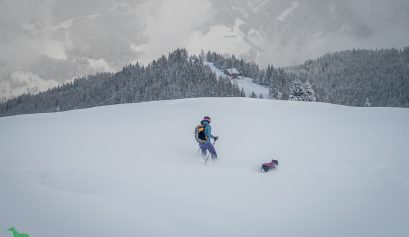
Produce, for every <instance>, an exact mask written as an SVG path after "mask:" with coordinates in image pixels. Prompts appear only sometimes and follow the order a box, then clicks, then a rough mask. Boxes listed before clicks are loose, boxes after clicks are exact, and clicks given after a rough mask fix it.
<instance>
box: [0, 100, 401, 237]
mask: <svg viewBox="0 0 409 237" xmlns="http://www.w3.org/2000/svg"><path fill="white" fill-rule="evenodd" d="M205 115H209V116H211V117H212V131H213V134H214V135H218V136H219V138H220V139H219V141H217V143H216V150H217V151H218V154H219V160H217V161H214V162H212V161H209V162H208V165H207V166H204V165H203V160H202V159H201V158H200V156H199V155H198V153H197V150H198V146H197V144H196V143H195V141H194V137H193V129H194V127H195V126H196V125H197V124H198V123H199V122H200V119H201V118H202V117H203V116H205ZM407 121H409V110H408V109H398V108H354V107H346V106H338V105H330V104H323V103H305V102H290V101H274V100H261V99H250V98H196V99H184V100H174V101H156V102H147V103H139V104H124V105H116V106H104V107H98V108H92V109H84V110H75V111H68V112H61V113H51V114H35V115H21V116H13V117H5V118H0V131H1V133H0V150H1V156H0V161H1V164H2V165H1V166H0V187H1V195H0V198H1V199H0V200H1V201H0V210H1V212H0V233H1V234H2V235H5V236H6V235H7V234H9V233H7V231H6V230H7V228H9V227H10V226H15V227H16V228H17V229H18V230H19V231H21V232H25V233H29V234H30V236H31V237H36V236H41V237H47V236H55V233H58V236H61V237H65V236H67V237H68V236H69V237H71V236H91V235H94V236H95V235H98V236H121V235H122V236H124V235H126V236H272V235H275V236H371V237H372V236H406V235H407V233H409V227H408V225H407V220H408V218H409V202H408V201H407V200H409V175H408V172H407V170H408V168H409V159H408V157H409V146H408V145H409V142H408V141H409V126H408V125H407ZM272 158H274V159H278V160H279V163H280V165H279V167H278V170H276V171H274V172H270V173H266V174H264V173H259V172H258V171H259V166H260V164H261V163H262V162H266V161H269V160H271V159H272Z"/></svg>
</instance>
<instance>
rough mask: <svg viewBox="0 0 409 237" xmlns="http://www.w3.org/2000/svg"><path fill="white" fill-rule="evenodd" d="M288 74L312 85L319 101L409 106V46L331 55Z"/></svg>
mask: <svg viewBox="0 0 409 237" xmlns="http://www.w3.org/2000/svg"><path fill="white" fill-rule="evenodd" d="M287 72H289V73H295V74H296V75H297V77H298V78H299V79H301V80H303V81H309V82H311V84H312V85H313V87H314V90H315V95H316V97H317V101H323V102H327V103H333V104H342V105H351V106H364V104H365V101H366V100H368V101H369V102H370V103H371V106H378V107H409V93H408V92H409V47H405V48H404V49H402V50H397V49H382V50H362V49H356V50H355V49H354V50H345V51H341V52H335V53H328V54H326V55H324V56H322V57H320V58H317V59H314V60H308V61H306V62H305V63H304V64H303V65H301V66H299V67H291V68H289V70H287Z"/></svg>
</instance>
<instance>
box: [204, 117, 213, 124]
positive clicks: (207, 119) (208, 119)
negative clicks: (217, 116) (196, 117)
mask: <svg viewBox="0 0 409 237" xmlns="http://www.w3.org/2000/svg"><path fill="white" fill-rule="evenodd" d="M203 120H205V121H207V122H209V123H210V122H211V121H212V120H211V119H210V117H209V116H205V117H204V118H203Z"/></svg>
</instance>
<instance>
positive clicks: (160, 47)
mask: <svg viewBox="0 0 409 237" xmlns="http://www.w3.org/2000/svg"><path fill="white" fill-rule="evenodd" d="M266 2H272V3H274V4H270V5H268V4H266ZM332 3H333V4H332ZM328 4H329V5H328ZM331 4H332V5H334V6H336V8H334V9H335V11H336V14H335V13H330V14H334V15H336V16H337V17H338V18H334V19H336V20H338V21H340V22H331V24H332V25H334V27H332V25H328V24H326V23H325V21H328V19H332V18H331V16H328V12H325V11H326V10H325V9H324V10H322V9H319V7H322V6H323V5H328V6H329V7H328V9H329V10H328V11H329V12H330V11H332V10H333V7H332V5H331ZM263 6H267V7H270V8H269V9H268V10H261V11H260V8H262V7H263ZM309 6H311V7H310V8H308V7H309ZM315 10H316V12H314V11H315ZM256 11H258V12H257V14H253V13H254V12H256ZM320 11H321V12H320ZM263 12H264V13H263ZM251 14H253V15H251ZM269 14H270V15H269ZM320 14H322V16H323V18H322V21H324V22H320V21H319V18H320ZM330 14H329V15H330ZM310 15H312V16H313V17H314V20H312V21H311V22H312V24H309V25H302V24H303V19H307V20H308V18H309V17H310ZM325 17H327V18H325ZM270 18H271V19H274V24H275V25H272V23H271V22H272V21H271V19H270ZM257 21H260V22H261V23H260V24H259V23H258V22H257ZM343 21H345V22H343ZM355 22H356V24H355ZM337 23H339V24H337ZM279 24H282V26H281V25H279ZM315 24H317V25H318V24H319V26H320V27H322V28H319V27H315V26H314V25H315ZM270 25H271V27H272V29H269V26H270ZM335 25H336V26H335ZM297 26H299V28H297ZM336 27H338V28H336ZM273 28H274V29H273ZM0 31H1V37H0V80H4V79H7V78H9V77H10V74H11V73H12V72H13V71H27V70H29V69H28V68H30V67H31V68H33V65H35V67H42V66H44V65H41V64H44V63H42V61H41V63H39V58H40V57H43V58H44V56H46V57H48V58H50V59H52V60H60V61H61V60H73V59H76V60H77V59H78V58H86V59H87V60H89V62H88V64H89V66H92V67H94V68H100V69H103V70H115V69H117V68H118V67H119V65H121V64H123V63H124V62H127V60H131V61H142V62H145V63H146V62H149V61H150V60H152V59H154V58H156V57H158V56H160V55H161V54H167V53H168V52H169V51H171V50H174V49H175V48H177V47H186V48H188V49H189V51H191V52H193V53H198V52H200V50H201V49H204V50H209V49H210V50H215V51H218V52H220V53H235V54H236V55H239V56H240V55H243V56H246V57H248V58H251V59H253V60H255V61H257V62H258V63H260V64H261V65H265V64H269V63H273V64H275V65H280V66H285V65H291V64H296V63H302V62H303V60H305V59H307V58H312V57H317V56H320V55H322V54H323V53H325V52H328V51H335V50H340V49H348V48H390V47H397V48H401V47H403V46H405V45H409V1H408V0H357V1H356V0H328V1H327V0H293V1H287V0H271V1H268V0H237V1H236V0H235V1H233V0H225V1H223V0H149V1H148V0H35V1H33V0H0ZM90 31H92V33H90ZM94 31H95V32H94ZM311 31H315V32H311ZM277 32H278V33H277ZM340 32H341V33H342V34H341V33H340ZM306 33H309V35H308V36H307V37H306V36H304V35H305V34H306ZM92 37H95V38H96V39H92ZM129 45H130V46H129ZM116 47H117V48H116ZM255 49H256V50H255ZM121 50H123V52H126V51H127V50H128V51H132V52H131V53H130V54H129V55H126V57H125V56H123V55H124V54H126V53H122V51H121ZM103 51H106V52H105V54H104V53H102V52H103ZM255 51H257V52H255ZM116 52H119V53H118V55H119V56H118V57H123V58H121V59H118V60H117V59H115V57H116V56H115V54H116ZM36 63H37V64H40V65H37V64H36ZM54 63H56V62H54ZM56 65H58V64H56ZM50 67H51V66H50ZM77 67H78V65H77ZM44 70H45V69H44ZM44 70H43V71H44ZM35 73H36V74H39V73H38V72H35ZM44 75H45V73H44ZM40 77H43V78H44V76H41V75H40ZM44 79H47V80H48V78H44Z"/></svg>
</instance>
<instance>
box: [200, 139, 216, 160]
mask: <svg viewBox="0 0 409 237" xmlns="http://www.w3.org/2000/svg"><path fill="white" fill-rule="evenodd" d="M199 147H200V150H202V156H206V154H207V153H206V151H209V152H210V154H211V157H212V159H217V153H216V149H214V146H213V144H212V143H211V142H210V141H207V142H205V143H199Z"/></svg>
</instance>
